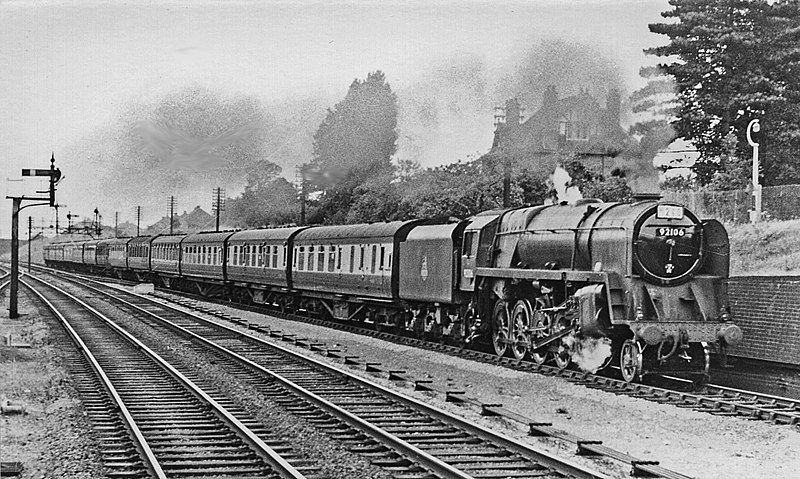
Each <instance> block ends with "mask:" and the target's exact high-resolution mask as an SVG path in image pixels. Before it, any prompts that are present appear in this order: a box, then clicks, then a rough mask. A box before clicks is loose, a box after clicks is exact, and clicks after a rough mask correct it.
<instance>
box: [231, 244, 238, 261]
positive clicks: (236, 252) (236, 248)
mask: <svg viewBox="0 0 800 479" xmlns="http://www.w3.org/2000/svg"><path fill="white" fill-rule="evenodd" d="M231 259H233V265H234V266H238V265H239V247H238V246H234V247H233V256H231Z"/></svg>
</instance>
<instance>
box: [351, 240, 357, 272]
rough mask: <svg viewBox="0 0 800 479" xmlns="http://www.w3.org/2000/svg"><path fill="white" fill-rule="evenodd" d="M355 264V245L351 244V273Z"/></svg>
mask: <svg viewBox="0 0 800 479" xmlns="http://www.w3.org/2000/svg"><path fill="white" fill-rule="evenodd" d="M355 264H356V247H355V246H351V247H350V272H351V273H352V272H353V267H354V266H355Z"/></svg>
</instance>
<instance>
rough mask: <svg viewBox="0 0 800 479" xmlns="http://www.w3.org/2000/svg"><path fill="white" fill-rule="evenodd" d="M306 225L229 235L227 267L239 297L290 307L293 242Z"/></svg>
mask: <svg viewBox="0 0 800 479" xmlns="http://www.w3.org/2000/svg"><path fill="white" fill-rule="evenodd" d="M306 228H307V227H294V228H277V229H258V230H245V231H239V232H236V233H234V234H233V235H232V236H231V237H230V238H228V241H227V251H226V265H225V267H226V273H227V279H228V281H229V282H230V283H231V284H232V285H233V294H234V296H235V299H236V300H238V301H240V302H246V303H249V302H253V303H260V304H270V305H272V306H275V307H280V308H282V309H283V308H285V307H286V301H287V298H288V296H287V294H288V292H289V279H288V273H289V271H290V269H289V258H290V256H291V250H290V249H289V244H290V241H291V239H292V238H293V237H294V235H296V234H297V233H298V232H300V231H302V230H304V229H306Z"/></svg>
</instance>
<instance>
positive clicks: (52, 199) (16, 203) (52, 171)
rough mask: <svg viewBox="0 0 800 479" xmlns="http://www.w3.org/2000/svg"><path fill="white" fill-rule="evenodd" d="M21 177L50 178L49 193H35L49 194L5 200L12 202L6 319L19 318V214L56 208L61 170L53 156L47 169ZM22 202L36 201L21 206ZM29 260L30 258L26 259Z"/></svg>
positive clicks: (25, 172)
mask: <svg viewBox="0 0 800 479" xmlns="http://www.w3.org/2000/svg"><path fill="white" fill-rule="evenodd" d="M22 176H48V177H50V189H49V191H37V193H49V194H48V196H45V197H42V196H25V195H23V196H7V197H6V199H10V200H11V201H12V207H11V281H10V284H9V298H8V317H9V318H10V319H16V318H18V317H19V311H18V310H17V297H18V295H19V212H20V211H21V210H23V209H25V208H27V207H29V206H43V205H50V206H53V207H55V206H56V185H57V184H58V182H59V181H60V180H61V170H59V169H58V168H56V158H55V154H53V155H52V156H51V157H50V168H49V169H23V170H22ZM23 201H38V202H39V203H32V204H29V205H25V206H22V202H23ZM28 259H29V260H30V256H29V258H28Z"/></svg>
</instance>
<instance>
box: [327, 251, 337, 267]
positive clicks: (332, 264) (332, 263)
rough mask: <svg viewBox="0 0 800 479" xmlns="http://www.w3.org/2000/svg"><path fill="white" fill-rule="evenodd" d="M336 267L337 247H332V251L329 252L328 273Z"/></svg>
mask: <svg viewBox="0 0 800 479" xmlns="http://www.w3.org/2000/svg"><path fill="white" fill-rule="evenodd" d="M335 267H336V247H335V246H333V245H331V249H330V250H329V251H328V271H329V272H331V271H333V270H334V269H335Z"/></svg>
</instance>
